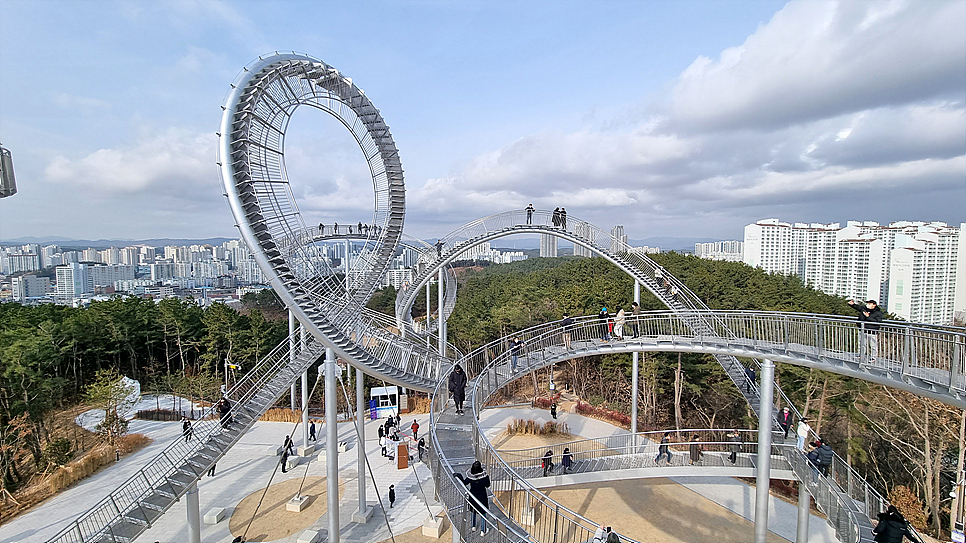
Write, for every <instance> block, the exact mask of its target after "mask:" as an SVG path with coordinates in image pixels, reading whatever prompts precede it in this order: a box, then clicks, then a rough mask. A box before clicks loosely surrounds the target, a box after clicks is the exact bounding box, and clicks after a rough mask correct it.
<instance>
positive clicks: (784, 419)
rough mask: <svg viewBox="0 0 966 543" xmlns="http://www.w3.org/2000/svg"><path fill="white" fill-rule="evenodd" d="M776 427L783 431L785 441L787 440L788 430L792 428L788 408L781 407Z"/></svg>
mask: <svg viewBox="0 0 966 543" xmlns="http://www.w3.org/2000/svg"><path fill="white" fill-rule="evenodd" d="M778 425H779V426H781V427H782V430H784V431H785V439H788V429H789V428H791V427H792V413H791V411H789V410H788V407H782V411H781V413H779V414H778Z"/></svg>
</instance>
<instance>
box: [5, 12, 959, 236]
mask: <svg viewBox="0 0 966 543" xmlns="http://www.w3.org/2000/svg"><path fill="white" fill-rule="evenodd" d="M52 8H54V9H52ZM0 12H2V13H3V16H0V142H2V143H3V144H4V146H5V147H7V148H9V149H10V150H11V151H12V152H13V155H14V163H15V167H16V172H17V181H18V189H19V193H18V194H17V195H15V196H14V197H12V198H9V199H5V200H3V201H0V241H3V240H7V239H11V238H21V237H26V236H40V237H43V236H73V235H76V237H79V238H91V239H98V238H108V239H110V238H115V239H116V238H122V239H123V238H156V237H172V238H189V237H192V236H197V237H226V238H233V237H236V236H237V233H236V231H235V229H234V228H233V227H232V225H233V223H234V221H233V220H232V218H231V214H230V212H229V211H228V206H227V204H226V203H225V201H224V198H223V197H222V195H221V193H222V188H221V186H220V182H219V179H218V174H217V169H216V166H215V164H214V161H215V158H214V146H215V139H216V136H215V134H214V132H215V131H216V130H217V129H218V122H219V118H220V114H221V110H220V107H219V106H220V105H221V104H222V101H223V98H224V96H225V93H227V91H228V89H229V83H230V82H231V81H232V80H233V79H234V77H235V76H236V75H237V73H238V72H239V71H240V70H241V68H242V66H244V65H245V64H247V63H249V62H251V61H252V60H253V59H254V58H256V57H257V56H258V55H259V54H266V53H270V52H272V51H274V50H281V49H286V50H287V49H295V50H299V51H305V52H306V53H308V54H310V55H313V56H316V57H318V58H320V59H322V60H325V61H326V62H329V63H331V64H333V65H335V66H336V67H337V68H339V69H340V70H342V71H343V72H344V73H345V74H346V75H348V76H349V77H352V78H353V79H354V80H355V81H356V82H357V83H358V84H359V85H360V86H362V88H363V89H365V90H366V92H367V95H368V96H369V97H370V98H371V99H372V100H373V102H374V103H375V104H376V105H377V106H378V107H379V108H380V109H381V110H382V112H383V114H384V116H385V117H386V120H387V122H388V124H389V126H390V127H391V129H392V133H393V137H394V139H395V140H396V142H397V145H398V146H399V149H400V153H401V157H402V162H403V167H404V169H405V170H406V186H407V207H408V208H409V212H408V213H407V225H406V230H407V232H408V233H410V234H412V235H414V236H417V237H422V238H426V239H428V238H430V237H433V236H439V235H443V234H445V233H447V232H449V231H450V230H452V229H453V228H455V227H457V226H459V225H460V224H463V223H464V222H466V221H467V220H469V219H472V218H475V217H476V216H483V215H488V214H491V213H495V212H498V211H502V210H505V209H510V208H522V207H523V206H525V205H526V204H527V203H530V202H533V203H534V205H535V206H537V207H538V208H544V209H552V208H553V207H555V206H556V205H560V204H564V205H566V207H567V208H568V210H569V211H570V213H571V214H572V215H573V216H574V217H579V218H582V219H585V220H587V221H589V222H592V223H594V224H598V225H600V226H602V227H610V226H612V225H614V224H622V225H624V227H625V229H626V231H627V232H629V233H631V236H632V237H634V238H639V239H642V238H649V237H659V236H671V237H702V238H714V239H734V238H738V237H740V235H741V230H742V228H743V227H744V225H745V224H748V223H750V222H754V221H757V220H760V219H763V218H766V217H776V216H780V217H782V218H783V220H786V221H789V222H799V221H803V222H826V223H827V222H837V221H843V220H849V219H856V220H871V221H878V222H880V223H884V224H887V223H889V222H892V221H896V220H924V221H944V222H947V223H950V224H958V223H960V222H963V221H964V220H966V216H964V215H966V213H964V211H963V210H964V209H966V206H964V205H963V204H964V203H966V182H964V179H966V141H964V140H966V138H963V134H966V35H964V34H963V33H962V31H961V30H962V28H963V26H964V25H966V2H943V3H914V2H890V3H871V2H869V3H864V2H863V3H859V2H850V3H834V2H828V3H815V2H789V3H787V4H785V3H782V2H743V3H727V4H721V3H714V2H694V3H688V4H681V3H640V4H628V3H595V4H589V3H570V4H565V5H558V4H551V3H541V2H534V3H523V4H519V3H512V4H511V3H491V4H475V3H450V4H441V3H426V4H413V3H408V4H391V3H375V4H367V5H366V6H354V5H325V6H317V5H315V4H310V3H300V2H289V3H285V4H272V3H254V2H197V3H195V2H161V3H157V4H143V3H129V2H94V3H83V4H74V3H71V2H56V1H55V2H31V3H27V2H14V1H11V0H0ZM269 12H271V17H269V16H268V15H267V14H268V13H269ZM311 16H315V17H316V18H317V19H319V20H339V21H342V23H341V24H339V25H335V24H329V25H325V24H323V25H316V26H314V27H310V28H305V25H304V24H302V20H303V18H305V17H311ZM256 21H259V23H257V24H256ZM261 21H271V22H265V23H262V22H261ZM348 21H365V24H364V25H363V27H364V28H365V30H364V32H365V37H364V38H362V37H361V36H360V32H361V31H360V30H359V29H358V28H356V27H354V26H353V25H351V24H349V23H348ZM534 21H538V22H534ZM91 29H97V31H96V32H91ZM859 52H861V53H862V54H858V53H859ZM521 53H525V54H521ZM44 58H46V59H49V61H48V62H38V59H44ZM11 104H13V105H11ZM4 105H5V106H6V107H3V106H4ZM289 134H290V139H289V142H288V143H289V145H288V146H287V148H286V150H287V155H288V156H287V166H288V169H289V173H290V175H291V177H292V180H293V187H294V189H295V190H296V191H298V192H297V194H298V197H299V203H300V206H301V211H302V212H303V214H304V216H305V217H306V221H307V222H310V223H311V222H313V221H315V222H318V221H322V222H326V221H331V220H343V221H346V222H355V221H357V220H361V221H363V222H367V217H368V216H367V213H368V214H370V215H371V202H372V194H371V190H372V189H371V182H370V181H369V180H368V172H367V171H365V169H364V167H363V166H362V160H361V156H360V155H359V151H358V149H357V148H355V147H354V145H355V144H354V142H353V141H352V140H351V137H349V136H348V134H346V133H345V131H344V129H343V128H342V127H341V126H335V125H334V122H333V121H331V120H329V119H326V118H325V116H324V115H323V114H321V113H318V112H311V111H305V112H302V111H300V112H299V114H297V115H296V116H295V117H294V119H293V124H292V126H291V127H290V129H289ZM466 209H472V210H473V211H474V213H473V216H467V215H466V213H465V211H466ZM92 217H96V218H97V220H92Z"/></svg>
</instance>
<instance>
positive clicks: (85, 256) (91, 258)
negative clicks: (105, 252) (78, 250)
mask: <svg viewBox="0 0 966 543" xmlns="http://www.w3.org/2000/svg"><path fill="white" fill-rule="evenodd" d="M100 261H101V254H100V251H98V250H97V249H94V248H91V247H88V248H87V249H84V252H83V253H82V254H81V262H100Z"/></svg>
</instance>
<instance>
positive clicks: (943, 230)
mask: <svg viewBox="0 0 966 543" xmlns="http://www.w3.org/2000/svg"><path fill="white" fill-rule="evenodd" d="M964 228H966V223H964V224H963V225H961V226H960V227H959V228H957V227H954V226H949V225H947V224H946V223H942V222H932V223H925V222H910V221H898V222H893V223H891V224H889V225H888V226H882V225H880V224H879V223H876V222H872V221H865V222H860V221H849V222H848V223H847V225H846V227H845V228H841V227H840V226H839V224H838V223H832V224H814V223H813V224H804V223H796V224H794V225H792V224H789V223H783V222H780V221H778V219H766V220H762V221H758V222H757V223H755V224H749V225H748V226H746V227H745V246H744V262H745V263H746V264H748V265H750V266H756V267H759V268H762V269H763V270H765V271H767V272H771V273H782V274H788V275H797V276H799V277H801V278H802V279H803V280H804V281H805V282H806V283H807V284H810V285H812V286H813V287H815V288H817V289H819V290H821V291H822V292H825V293H828V294H833V295H837V296H843V297H846V298H853V299H856V300H870V299H871V300H877V301H878V302H879V305H880V306H882V307H883V308H885V309H887V310H888V311H889V312H891V313H893V314H895V315H898V316H900V317H902V318H904V319H907V320H911V321H915V322H924V323H930V324H949V323H952V321H953V314H954V312H956V311H964V310H966V250H964V249H963V248H962V247H961V245H962V244H961V243H960V233H961V232H962V231H963V229H964Z"/></svg>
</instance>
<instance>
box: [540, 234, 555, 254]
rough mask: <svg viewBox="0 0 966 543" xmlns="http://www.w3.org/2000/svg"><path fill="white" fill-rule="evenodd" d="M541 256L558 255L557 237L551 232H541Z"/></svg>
mask: <svg viewBox="0 0 966 543" xmlns="http://www.w3.org/2000/svg"><path fill="white" fill-rule="evenodd" d="M540 256H541V257H545V258H555V257H556V256H557V237H556V236H551V235H550V234H540Z"/></svg>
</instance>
